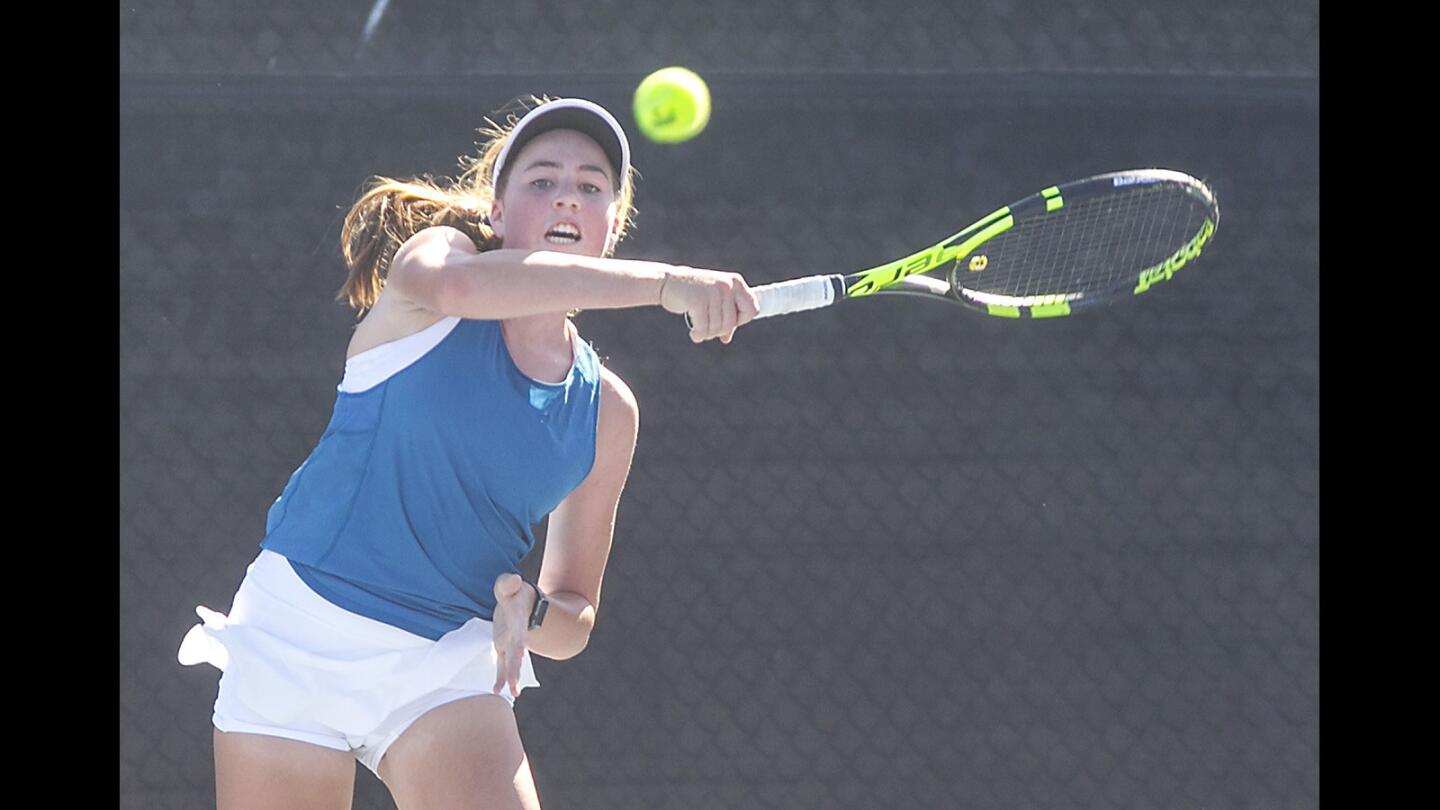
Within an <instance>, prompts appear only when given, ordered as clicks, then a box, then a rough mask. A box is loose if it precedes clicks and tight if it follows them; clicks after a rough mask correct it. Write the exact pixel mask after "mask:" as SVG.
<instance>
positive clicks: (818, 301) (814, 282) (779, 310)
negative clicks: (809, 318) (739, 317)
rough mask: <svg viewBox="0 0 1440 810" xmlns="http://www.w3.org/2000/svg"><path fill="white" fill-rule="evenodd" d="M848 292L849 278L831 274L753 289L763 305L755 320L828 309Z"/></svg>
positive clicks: (760, 306)
mask: <svg viewBox="0 0 1440 810" xmlns="http://www.w3.org/2000/svg"><path fill="white" fill-rule="evenodd" d="M844 289H845V277H844V276H841V275H830V276H805V277H804V278H796V279H791V280H789V281H779V282H776V283H774V284H761V285H760V286H758V287H751V288H750V292H752V293H755V300H756V302H757V303H758V304H759V311H758V312H756V314H755V317H756V318H769V317H770V316H772V315H788V314H790V313H791V312H804V311H805V310H807V309H820V308H821V307H828V306H830V305H831V304H833V303H835V301H836V300H837V299H838V298H839V297H841V296H842V294H843V291H844Z"/></svg>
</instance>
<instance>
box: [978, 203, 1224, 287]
mask: <svg viewBox="0 0 1440 810" xmlns="http://www.w3.org/2000/svg"><path fill="white" fill-rule="evenodd" d="M1207 212H1208V209H1207V208H1206V206H1205V205H1204V204H1202V203H1201V202H1200V201H1198V200H1195V199H1194V198H1193V197H1192V196H1191V195H1190V194H1189V193H1187V192H1186V191H1184V190H1183V189H1176V188H1170V187H1158V188H1143V187H1140V188H1133V189H1128V190H1126V189H1122V190H1119V191H1117V192H1116V193H1114V194H1109V195H1104V196H1100V197H1094V198H1090V199H1086V200H1080V201H1077V202H1074V203H1066V204H1065V206H1064V207H1063V208H1061V209H1059V210H1058V211H1055V212H1051V213H1046V214H1039V215H1036V216H1034V217H1032V218H1028V219H1025V220H1023V221H1017V222H1016V223H1015V225H1014V226H1013V227H1012V228H1011V229H1010V230H1009V231H1007V232H1005V233H1003V234H1001V235H999V236H997V237H996V238H994V239H992V240H990V241H989V242H986V243H985V244H983V245H981V246H980V247H979V248H977V249H976V250H975V252H974V254H972V256H971V257H970V258H969V259H966V260H963V261H962V264H961V266H960V267H958V268H957V270H956V273H955V283H956V285H957V286H960V287H964V288H966V289H969V290H973V291H975V292H981V293H987V294H991V295H1000V296H1006V297H1014V298H1037V299H1045V298H1054V297H1058V298H1059V299H1061V300H1073V299H1076V298H1081V297H1084V295H1085V294H1086V293H1091V292H1098V291H1100V290H1105V289H1111V288H1114V287H1117V286H1120V285H1124V284H1127V283H1131V282H1133V280H1134V278H1135V277H1136V275H1137V274H1138V273H1139V272H1140V271H1141V270H1144V269H1146V268H1149V267H1153V266H1155V265H1157V264H1159V263H1161V262H1164V261H1165V260H1166V259H1167V258H1169V257H1170V256H1171V255H1172V254H1173V253H1174V252H1175V251H1176V250H1178V249H1179V248H1180V247H1182V246H1183V245H1184V244H1185V243H1186V241H1188V240H1189V239H1190V238H1191V237H1193V236H1194V235H1195V234H1196V233H1197V232H1198V231H1199V229H1200V224H1201V223H1202V222H1203V221H1204V219H1205V217H1206V215H1207ZM978 256H983V257H984V258H983V260H980V261H977V260H976V257H978ZM977 267H978V268H979V269H976V268H977Z"/></svg>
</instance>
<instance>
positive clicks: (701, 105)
mask: <svg viewBox="0 0 1440 810" xmlns="http://www.w3.org/2000/svg"><path fill="white" fill-rule="evenodd" d="M709 121H710V88H708V87H706V86H705V80H704V79H702V78H700V77H699V76H697V75H696V74H695V73H694V72H693V71H690V70H686V69H685V68H683V67H667V68H661V69H660V70H657V71H655V72H654V73H651V74H650V75H649V76H646V77H645V79H644V80H643V81H641V82H640V86H639V87H636V88H635V123H636V125H638V126H639V127H640V131H641V132H642V133H644V135H645V137H647V138H649V139H650V140H652V141H655V142H656V143H680V142H681V141H688V140H690V139H691V138H693V137H695V136H696V135H699V134H700V131H701V130H703V129H704V128H705V125H706V124H707V123H709Z"/></svg>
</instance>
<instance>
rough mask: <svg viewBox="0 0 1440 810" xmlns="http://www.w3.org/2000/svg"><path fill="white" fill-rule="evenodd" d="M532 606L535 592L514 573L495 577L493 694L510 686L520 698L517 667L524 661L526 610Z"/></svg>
mask: <svg viewBox="0 0 1440 810" xmlns="http://www.w3.org/2000/svg"><path fill="white" fill-rule="evenodd" d="M534 607H535V589H534V588H532V587H531V586H530V585H528V584H526V583H525V580H523V579H521V578H520V577H519V575H517V574H510V573H505V574H501V575H500V576H498V577H496V578H495V616H494V619H493V622H492V623H493V625H494V627H493V630H494V636H495V694H497V695H498V694H501V692H500V690H501V689H503V688H505V687H506V686H509V687H510V695H511V696H512V697H520V665H521V663H522V662H524V660H525V651H526V650H527V649H528V647H527V646H526V638H527V636H528V635H529V627H530V611H531V610H533V609H534Z"/></svg>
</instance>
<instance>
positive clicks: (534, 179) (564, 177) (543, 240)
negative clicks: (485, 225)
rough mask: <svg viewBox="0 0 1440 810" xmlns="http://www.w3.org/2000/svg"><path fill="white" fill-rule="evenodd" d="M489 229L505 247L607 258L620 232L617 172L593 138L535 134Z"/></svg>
mask: <svg viewBox="0 0 1440 810" xmlns="http://www.w3.org/2000/svg"><path fill="white" fill-rule="evenodd" d="M505 175H506V178H505V191H504V193H503V194H502V195H501V196H500V199H498V200H496V201H495V204H494V207H493V208H492V209H491V211H490V225H491V227H492V228H493V229H494V231H495V234H496V235H497V236H499V237H500V239H501V243H502V245H503V246H504V247H506V248H518V249H521V250H555V251H561V252H564V253H579V254H584V255H588V256H603V255H605V254H606V253H607V252H608V251H609V248H610V247H611V246H612V245H613V241H612V240H613V239H614V237H615V234H616V232H617V230H618V228H619V222H618V221H617V219H616V211H617V208H618V204H617V202H616V185H615V184H616V182H617V180H618V179H617V178H616V177H615V176H614V175H615V170H614V169H613V168H612V167H611V166H610V161H609V160H607V159H606V157H605V151H604V150H603V149H601V148H600V145H599V144H597V143H595V141H593V140H591V139H590V138H589V136H586V135H582V134H580V133H579V132H576V131H574V130H570V129H552V130H550V131H549V132H545V133H542V134H540V135H536V136H535V137H534V138H533V139H531V141H530V142H529V143H527V144H525V148H523V149H521V150H520V154H519V155H517V156H515V157H514V158H512V159H511V160H510V161H509V168H507V169H506V170H505Z"/></svg>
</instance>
